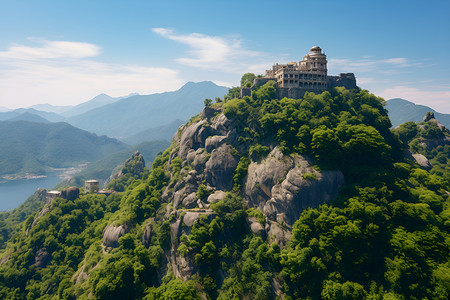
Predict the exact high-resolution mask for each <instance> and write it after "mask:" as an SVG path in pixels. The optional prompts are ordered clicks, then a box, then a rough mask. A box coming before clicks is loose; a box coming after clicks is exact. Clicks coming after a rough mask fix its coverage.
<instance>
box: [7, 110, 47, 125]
mask: <svg viewBox="0 0 450 300" xmlns="http://www.w3.org/2000/svg"><path fill="white" fill-rule="evenodd" d="M8 121H28V122H37V123H50V121H49V120H47V119H44V118H43V117H41V116H38V115H35V114H32V113H30V112H28V111H27V112H24V113H23V114H21V115H18V116H16V117H14V118H11V119H9V120H8Z"/></svg>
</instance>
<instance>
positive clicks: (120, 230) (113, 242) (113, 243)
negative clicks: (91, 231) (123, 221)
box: [103, 224, 128, 248]
mask: <svg viewBox="0 0 450 300" xmlns="http://www.w3.org/2000/svg"><path fill="white" fill-rule="evenodd" d="M127 232H128V228H127V227H126V226H125V225H120V226H118V227H116V226H114V225H112V224H111V225H109V226H107V227H106V228H105V229H104V230H103V246H105V247H107V248H117V247H119V238H120V237H121V236H122V235H124V234H125V233H127Z"/></svg>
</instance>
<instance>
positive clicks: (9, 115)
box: [0, 108, 64, 122]
mask: <svg viewBox="0 0 450 300" xmlns="http://www.w3.org/2000/svg"><path fill="white" fill-rule="evenodd" d="M24 113H30V114H33V115H37V116H40V117H42V118H44V119H46V120H48V121H50V122H61V121H63V120H64V117H63V116H60V115H58V114H56V113H54V112H47V111H41V110H36V109H34V108H18V109H15V110H11V111H7V112H0V121H6V120H11V119H13V118H16V117H18V116H20V115H22V114H24Z"/></svg>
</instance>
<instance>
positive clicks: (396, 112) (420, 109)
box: [386, 98, 450, 128]
mask: <svg viewBox="0 0 450 300" xmlns="http://www.w3.org/2000/svg"><path fill="white" fill-rule="evenodd" d="M386 109H387V110H388V112H389V118H390V119H391V122H392V126H393V127H397V126H398V125H400V124H402V123H405V122H408V121H412V122H416V123H418V122H421V121H422V118H423V116H424V115H425V114H426V113H427V112H433V113H434V114H435V116H436V118H438V120H439V121H440V122H441V123H442V124H443V125H444V126H445V127H447V128H450V114H442V113H439V112H437V111H435V110H434V109H432V108H430V107H428V106H425V105H418V104H414V103H412V102H410V101H408V100H404V99H400V98H396V99H390V100H388V101H386Z"/></svg>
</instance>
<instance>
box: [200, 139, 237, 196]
mask: <svg viewBox="0 0 450 300" xmlns="http://www.w3.org/2000/svg"><path fill="white" fill-rule="evenodd" d="M231 150H232V147H231V146H230V145H227V144H224V145H222V146H220V147H219V148H217V149H214V150H213V151H212V153H211V158H210V159H209V160H208V162H207V163H206V168H205V175H206V182H207V183H208V184H210V185H211V186H213V187H215V188H217V189H220V190H231V189H232V188H233V173H234V170H235V169H236V166H237V164H238V162H239V161H238V159H237V158H236V157H234V156H233V155H232V154H231Z"/></svg>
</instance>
